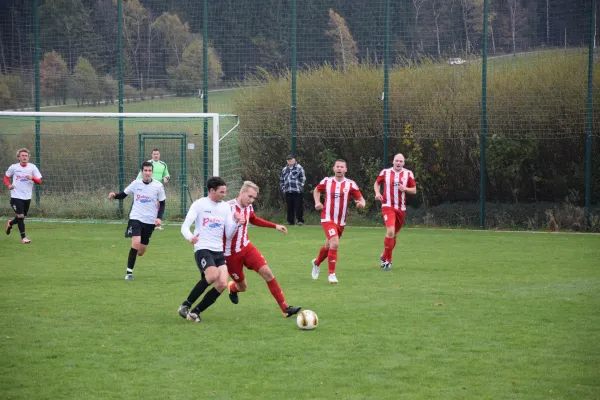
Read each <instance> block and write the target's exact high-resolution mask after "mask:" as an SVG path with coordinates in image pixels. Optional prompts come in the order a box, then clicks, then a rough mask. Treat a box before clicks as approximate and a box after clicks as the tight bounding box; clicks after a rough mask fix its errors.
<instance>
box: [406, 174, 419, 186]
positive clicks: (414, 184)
mask: <svg viewBox="0 0 600 400" xmlns="http://www.w3.org/2000/svg"><path fill="white" fill-rule="evenodd" d="M415 186H417V184H416V182H415V178H413V177H412V175H411V176H409V177H408V182H406V187H409V188H414V187H415Z"/></svg>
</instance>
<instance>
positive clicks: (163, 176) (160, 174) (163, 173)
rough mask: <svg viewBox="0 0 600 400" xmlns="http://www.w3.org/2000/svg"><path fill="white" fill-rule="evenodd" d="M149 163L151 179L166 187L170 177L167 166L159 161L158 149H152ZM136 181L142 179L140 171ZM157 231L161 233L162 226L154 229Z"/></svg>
mask: <svg viewBox="0 0 600 400" xmlns="http://www.w3.org/2000/svg"><path fill="white" fill-rule="evenodd" d="M148 162H149V163H152V170H153V172H152V179H156V180H157V181H159V182H162V183H163V185H166V184H167V183H169V180H170V179H171V175H169V167H168V166H167V163H166V162H164V161H161V159H160V150H158V149H154V150H152V158H150V159H149V160H148ZM137 179H142V171H141V170H140V173H139V174H138V176H137ZM156 230H157V231H162V230H163V226H162V224H161V225H160V226H157V227H156Z"/></svg>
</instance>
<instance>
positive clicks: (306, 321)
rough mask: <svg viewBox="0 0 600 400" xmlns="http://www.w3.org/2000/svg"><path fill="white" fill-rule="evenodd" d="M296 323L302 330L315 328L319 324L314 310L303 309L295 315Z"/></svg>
mask: <svg viewBox="0 0 600 400" xmlns="http://www.w3.org/2000/svg"><path fill="white" fill-rule="evenodd" d="M296 324H298V328H300V329H302V330H310V329H315V328H316V327H317V325H318V324H319V317H317V314H316V313H315V312H314V311H311V310H303V311H301V312H300V313H299V314H298V316H297V317H296Z"/></svg>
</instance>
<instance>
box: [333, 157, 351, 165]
mask: <svg viewBox="0 0 600 400" xmlns="http://www.w3.org/2000/svg"><path fill="white" fill-rule="evenodd" d="M339 162H343V163H344V164H346V166H347V165H348V163H347V162H346V160H342V159H341V158H338V159H337V160H335V161H334V162H333V165H335V163H339Z"/></svg>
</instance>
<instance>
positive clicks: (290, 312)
mask: <svg viewBox="0 0 600 400" xmlns="http://www.w3.org/2000/svg"><path fill="white" fill-rule="evenodd" d="M301 309H302V307H294V306H289V307H288V308H286V309H285V311H284V312H283V316H284V317H286V318H289V317H291V316H292V315H296V314H298V311H300V310H301Z"/></svg>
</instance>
